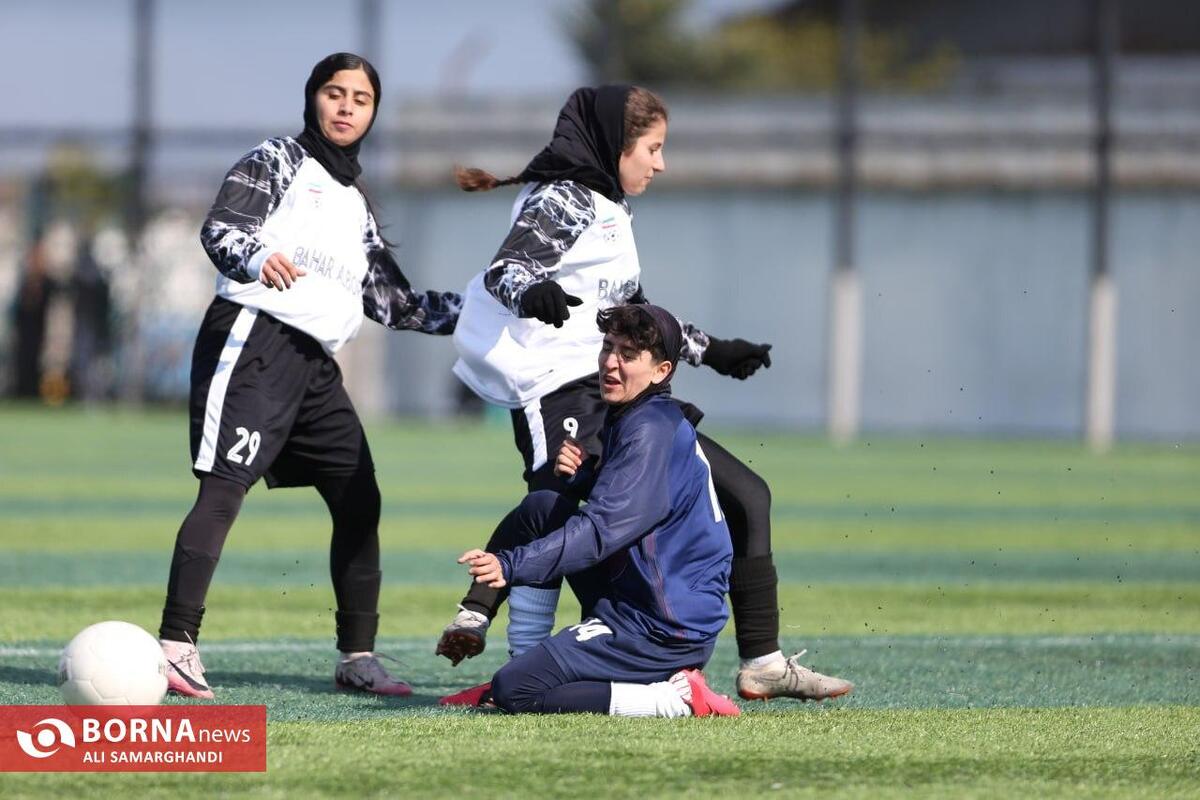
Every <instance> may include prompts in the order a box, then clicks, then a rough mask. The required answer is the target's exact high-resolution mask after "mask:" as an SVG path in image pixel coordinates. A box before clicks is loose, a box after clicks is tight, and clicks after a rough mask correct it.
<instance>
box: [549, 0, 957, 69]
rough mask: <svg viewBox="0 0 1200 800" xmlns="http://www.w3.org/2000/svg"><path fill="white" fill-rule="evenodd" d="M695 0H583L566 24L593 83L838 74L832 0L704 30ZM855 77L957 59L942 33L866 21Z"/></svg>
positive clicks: (945, 65)
mask: <svg viewBox="0 0 1200 800" xmlns="http://www.w3.org/2000/svg"><path fill="white" fill-rule="evenodd" d="M692 6H693V2H692V0H588V2H586V3H585V4H584V7H583V10H582V11H581V12H580V13H578V14H576V15H574V16H571V17H569V18H568V19H567V20H566V22H565V24H566V28H567V32H568V34H569V35H570V37H571V40H572V41H573V42H574V43H575V45H576V47H577V48H578V49H579V52H580V53H581V54H582V56H583V58H584V60H585V61H586V62H587V63H588V65H589V66H590V67H591V69H592V72H593V74H594V75H595V77H596V80H598V81H600V82H610V81H632V82H635V83H645V84H650V85H655V86H671V87H675V88H684V89H687V88H695V89H704V90H706V91H712V90H714V89H717V90H720V91H727V92H744V91H752V92H753V91H757V92H789V91H797V90H799V91H821V90H828V89H831V88H832V87H833V85H834V83H835V81H836V76H837V48H838V25H837V22H838V3H837V1H836V0H819V1H818V2H812V1H809V2H802V1H801V0H793V1H792V2H786V3H782V4H780V5H779V6H777V7H775V8H773V9H767V10H756V11H751V12H746V13H742V14H734V15H732V16H729V17H727V18H726V19H724V20H723V21H721V22H720V23H719V24H717V25H716V26H714V27H713V28H712V29H710V30H695V29H693V28H692V27H690V26H689V25H687V24H686V19H685V18H686V16H687V14H688V12H689V11H691V9H692ZM859 47H860V54H861V59H862V61H861V66H860V69H861V79H862V81H863V83H864V85H865V86H867V87H868V88H875V89H890V90H899V91H904V90H910V91H922V90H929V89H936V88H939V87H941V86H943V85H945V84H946V82H948V81H949V80H950V78H951V77H952V76H953V75H954V72H955V69H956V67H957V65H958V63H959V56H958V52H957V48H956V47H955V46H954V45H953V44H951V43H949V42H947V41H939V42H927V43H921V44H920V45H918V44H917V43H916V41H915V40H914V38H913V37H911V36H909V35H908V34H907V33H906V32H905V28H904V26H902V25H899V26H888V27H884V26H881V25H873V24H871V22H870V20H867V22H866V24H865V26H864V29H863V32H862V37H861V39H860V43H859Z"/></svg>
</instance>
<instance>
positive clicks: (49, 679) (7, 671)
mask: <svg viewBox="0 0 1200 800" xmlns="http://www.w3.org/2000/svg"><path fill="white" fill-rule="evenodd" d="M0 683H23V684H26V685H29V686H57V685H58V676H57V675H56V674H55V672H54V670H52V669H46V668H45V667H5V666H0Z"/></svg>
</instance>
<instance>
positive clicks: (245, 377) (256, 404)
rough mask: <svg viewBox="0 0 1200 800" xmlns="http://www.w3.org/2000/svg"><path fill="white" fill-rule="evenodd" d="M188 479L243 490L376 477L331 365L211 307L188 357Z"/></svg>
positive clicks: (291, 339)
mask: <svg viewBox="0 0 1200 800" xmlns="http://www.w3.org/2000/svg"><path fill="white" fill-rule="evenodd" d="M189 406H190V416H191V445H192V471H193V472H195V473H196V476H197V477H201V476H203V475H205V474H211V475H216V476H217V477H220V478H224V479H226V480H231V481H234V482H235V483H239V484H241V485H242V486H245V487H246V488H247V489H249V488H250V486H252V485H253V484H254V482H255V481H257V480H258V479H259V478H260V477H261V478H265V479H266V482H267V486H269V487H271V488H275V487H277V486H310V485H312V484H314V483H316V482H317V481H319V480H320V479H322V478H326V477H330V478H332V477H344V476H349V475H353V474H354V473H355V472H357V471H358V470H359V469H370V470H374V464H373V462H372V461H371V451H370V449H369V448H368V447H367V440H366V436H365V435H364V433H363V427H362V423H361V422H360V421H359V418H358V414H357V413H356V412H355V410H354V406H353V404H351V402H350V397H349V395H347V394H346V389H345V388H344V387H343V386H342V372H341V369H339V368H338V365H337V362H336V361H334V360H333V358H332V357H331V356H330V355H329V354H328V353H326V352H325V350H324V349H323V348H322V347H321V345H320V344H318V343H317V341H316V340H315V339H313V338H312V337H310V336H308V335H307V334H305V333H302V332H301V331H298V330H296V329H295V328H292V327H291V326H288V325H285V324H283V323H282V322H280V321H279V320H277V319H275V318H274V317H272V316H271V315H270V314H267V313H265V312H262V311H256V310H254V309H250V308H246V307H244V306H242V305H239V304H238V303H234V302H231V301H229V300H226V299H224V298H221V297H218V298H215V299H214V300H213V302H212V305H210V306H209V307H208V312H207V313H206V314H205V315H204V322H202V323H201V325H200V333H199V334H197V336H196V347H195V350H194V351H193V352H192V388H191V400H190V404H189Z"/></svg>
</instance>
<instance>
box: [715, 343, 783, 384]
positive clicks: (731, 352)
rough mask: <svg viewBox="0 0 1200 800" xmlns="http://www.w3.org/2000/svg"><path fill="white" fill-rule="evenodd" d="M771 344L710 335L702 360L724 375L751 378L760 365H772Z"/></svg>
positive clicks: (740, 379)
mask: <svg viewBox="0 0 1200 800" xmlns="http://www.w3.org/2000/svg"><path fill="white" fill-rule="evenodd" d="M770 349H771V345H769V344H754V343H753V342H747V341H746V340H745V339H717V338H716V337H710V338H709V340H708V347H707V348H705V350H704V356H703V357H702V358H701V359H700V361H701V362H702V363H704V364H708V365H709V366H710V367H712V368H713V369H715V370H716V371H717V372H719V373H721V374H722V375H731V376H733V377H734V378H737V379H738V380H739V381H744V380H746V378H749V377H750V376H751V375H753V374H754V373H755V372H757V371H758V368H759V367H769V366H771V356H770V353H769V352H768V351H770Z"/></svg>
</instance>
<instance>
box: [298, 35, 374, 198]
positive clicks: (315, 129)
mask: <svg viewBox="0 0 1200 800" xmlns="http://www.w3.org/2000/svg"><path fill="white" fill-rule="evenodd" d="M344 69H350V70H353V69H361V70H362V71H363V72H365V73H366V74H367V79H368V80H369V81H370V82H371V88H372V89H374V90H375V107H374V110H373V111H372V114H371V121H370V123H368V124H367V129H366V130H365V131H363V133H362V136H359V137H358V139H356V140H355V141H354V142H352V143H351V144H348V145H346V146H345V147H341V146H338V145H336V144H334V143H333V142H331V141H329V140H328V139H326V138H325V134H324V133H322V132H321V125H320V123H319V122H318V121H317V91H318V90H319V89H320V88H321V87H322V86H324V85H325V84H326V83H328V82H329V80H330V79H331V78H332V77H333V76H334V73H336V72H339V71H341V70H344ZM379 94H380V85H379V74H378V73H377V72H375V68H374V67H373V66H371V63H370V62H369V61H367V60H366V59H365V58H362V57H360V56H356V55H354V54H353V53H334V54H333V55H331V56H326V57H325V58H323V59H321V60H320V61H319V62H317V65H316V66H315V67H313V70H312V74H311V75H309V76H308V81H307V82H306V83H305V84H304V130H303V131H302V132H301V133H300V135H299V136H297V137H296V141H297V142H299V143H300V146H301V147H303V148H304V150H305V152H307V153H308V154H309V155H310V156H312V157H313V158H315V159H316V160H317V163H319V164H320V165H321V166H322V167H324V168H325V170H326V171H327V172H328V173H329V174H330V175H332V176H333V177H334V179H335V180H336V181H337V182H338V183H340V184H342V185H343V186H350V185H352V184H353V183H354V181H355V180H356V179H357V178H358V176H359V175H361V174H362V167H361V166H359V163H358V149H359V147H360V146H361V145H362V141H363V139H365V138H367V134H368V133H370V132H371V128H372V127H373V126H374V125H375V119H376V117H378V116H379Z"/></svg>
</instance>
